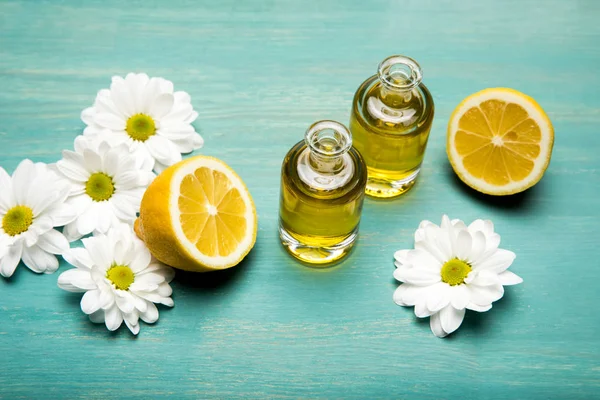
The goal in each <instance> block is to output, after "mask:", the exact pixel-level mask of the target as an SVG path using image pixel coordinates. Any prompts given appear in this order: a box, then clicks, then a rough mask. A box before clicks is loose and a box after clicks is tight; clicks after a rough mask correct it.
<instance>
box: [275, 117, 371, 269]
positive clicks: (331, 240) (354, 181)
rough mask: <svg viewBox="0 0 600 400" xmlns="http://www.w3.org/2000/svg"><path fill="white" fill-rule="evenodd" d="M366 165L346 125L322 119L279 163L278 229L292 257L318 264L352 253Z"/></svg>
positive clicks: (364, 184) (365, 177)
mask: <svg viewBox="0 0 600 400" xmlns="http://www.w3.org/2000/svg"><path fill="white" fill-rule="evenodd" d="M366 183H367V168H366V166H365V163H364V160H363V159H362V157H361V155H360V153H359V152H358V151H356V149H355V148H353V147H352V136H351V135H350V132H349V131H348V129H347V128H346V127H345V126H344V125H342V124H340V123H339V122H335V121H319V122H316V123H314V124H313V125H312V126H311V127H310V128H309V129H308V130H307V131H306V135H305V139H304V140H303V141H300V142H298V143H297V144H296V145H295V146H294V147H292V149H291V150H290V151H289V152H288V153H287V155H286V156H285V158H284V160H283V164H282V167H281V198H280V204H279V234H280V238H281V243H282V244H283V246H284V247H285V249H286V250H287V251H288V252H289V253H290V254H292V255H293V256H294V257H296V258H298V259H299V260H301V261H304V262H306V263H308V264H313V265H314V266H317V265H322V264H327V263H331V262H333V261H337V260H339V259H341V258H342V257H344V256H345V255H347V254H348V252H349V251H350V249H351V248H352V246H353V245H354V242H355V241H356V238H357V236H358V224H359V222H360V215H361V211H362V206H363V200H364V195H365V186H366Z"/></svg>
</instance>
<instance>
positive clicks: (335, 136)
mask: <svg viewBox="0 0 600 400" xmlns="http://www.w3.org/2000/svg"><path fill="white" fill-rule="evenodd" d="M304 140H305V142H306V145H307V146H308V147H309V149H310V150H311V151H312V152H314V153H315V154H318V155H320V156H323V157H338V156H341V155H343V154H345V153H347V152H348V150H350V148H351V147H352V134H351V133H350V131H349V130H348V128H346V127H345V126H344V125H343V124H341V123H339V122H337V121H331V120H323V121H317V122H315V123H314V124H312V125H311V126H310V127H309V128H308V129H307V130H306V134H305V135H304Z"/></svg>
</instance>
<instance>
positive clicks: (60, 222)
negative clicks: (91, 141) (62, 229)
mask: <svg viewBox="0 0 600 400" xmlns="http://www.w3.org/2000/svg"><path fill="white" fill-rule="evenodd" d="M46 213H47V214H48V216H49V217H50V218H52V224H53V225H54V226H64V225H67V224H68V223H71V222H73V221H75V219H76V218H77V216H78V214H77V211H76V210H75V209H74V208H73V207H72V206H70V205H69V204H67V203H61V204H58V205H56V206H54V207H52V208H51V209H49V210H47V211H46Z"/></svg>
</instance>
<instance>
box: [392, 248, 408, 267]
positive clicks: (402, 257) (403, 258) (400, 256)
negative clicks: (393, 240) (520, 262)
mask: <svg viewBox="0 0 600 400" xmlns="http://www.w3.org/2000/svg"><path fill="white" fill-rule="evenodd" d="M409 251H410V250H398V251H397V252H395V253H394V259H395V260H396V261H398V262H400V263H402V264H408V261H407V256H408V252H409Z"/></svg>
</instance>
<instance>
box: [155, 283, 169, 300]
mask: <svg viewBox="0 0 600 400" xmlns="http://www.w3.org/2000/svg"><path fill="white" fill-rule="evenodd" d="M156 292H157V293H158V294H159V295H160V296H162V297H170V296H171V295H172V294H173V289H172V288H171V285H169V284H168V283H166V282H163V283H161V284H160V285H158V289H157V290H156Z"/></svg>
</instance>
